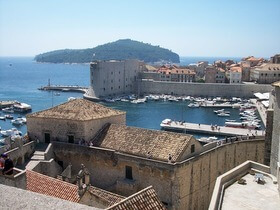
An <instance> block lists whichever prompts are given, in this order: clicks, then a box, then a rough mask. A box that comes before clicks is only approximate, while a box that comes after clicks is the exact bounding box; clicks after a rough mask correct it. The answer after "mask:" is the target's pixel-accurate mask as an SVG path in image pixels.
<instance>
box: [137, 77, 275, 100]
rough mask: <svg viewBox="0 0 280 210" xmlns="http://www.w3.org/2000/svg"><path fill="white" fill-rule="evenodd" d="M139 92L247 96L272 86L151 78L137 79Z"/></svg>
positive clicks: (268, 89) (270, 88) (269, 90)
mask: <svg viewBox="0 0 280 210" xmlns="http://www.w3.org/2000/svg"><path fill="white" fill-rule="evenodd" d="M138 86H139V92H140V94H149V93H151V94H172V95H173V94H174V95H189V96H203V97H206V96H212V97H216V96H221V97H234V96H235V97H244V98H249V97H252V96H253V93H256V92H262V93H264V92H271V90H272V89H273V87H272V86H271V85H264V84H223V83H219V84H218V83H180V82H161V81H152V80H142V81H139V85H138Z"/></svg>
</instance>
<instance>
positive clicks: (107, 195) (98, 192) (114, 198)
mask: <svg viewBox="0 0 280 210" xmlns="http://www.w3.org/2000/svg"><path fill="white" fill-rule="evenodd" d="M88 192H89V193H91V194H92V195H95V196H96V197H99V198H100V199H102V200H104V201H106V203H108V206H112V205H114V204H116V203H119V202H121V201H122V200H124V199H125V197H123V196H121V195H118V194H115V193H112V192H109V191H106V190H102V189H100V188H97V187H93V186H90V188H89V190H88Z"/></svg>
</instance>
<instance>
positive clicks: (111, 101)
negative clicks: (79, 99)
mask: <svg viewBox="0 0 280 210" xmlns="http://www.w3.org/2000/svg"><path fill="white" fill-rule="evenodd" d="M104 101H105V102H107V103H114V102H116V101H115V100H114V99H110V98H106V99H104Z"/></svg>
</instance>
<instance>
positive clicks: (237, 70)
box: [229, 67, 242, 83]
mask: <svg viewBox="0 0 280 210" xmlns="http://www.w3.org/2000/svg"><path fill="white" fill-rule="evenodd" d="M229 72H230V83H241V81H242V69H241V67H232V68H230V71H229Z"/></svg>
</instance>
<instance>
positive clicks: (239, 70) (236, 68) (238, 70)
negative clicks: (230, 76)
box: [230, 66, 242, 73]
mask: <svg viewBox="0 0 280 210" xmlns="http://www.w3.org/2000/svg"><path fill="white" fill-rule="evenodd" d="M230 71H232V72H240V73H241V72H242V69H241V67H237V66H236V67H232V68H230Z"/></svg>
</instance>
